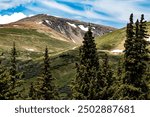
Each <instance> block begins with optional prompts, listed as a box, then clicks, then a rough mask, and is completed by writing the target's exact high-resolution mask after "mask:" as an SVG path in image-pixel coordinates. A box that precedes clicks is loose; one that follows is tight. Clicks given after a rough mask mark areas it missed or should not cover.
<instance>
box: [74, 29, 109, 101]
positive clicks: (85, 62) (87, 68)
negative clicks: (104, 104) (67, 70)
mask: <svg viewBox="0 0 150 117" xmlns="http://www.w3.org/2000/svg"><path fill="white" fill-rule="evenodd" d="M83 39H84V40H83V45H82V46H81V47H80V49H79V56H80V62H79V64H76V68H77V69H76V70H77V71H76V72H77V73H76V78H75V79H74V81H73V84H72V92H73V95H72V96H73V99H80V100H84V99H86V100H92V99H101V95H102V91H103V87H104V86H105V83H106V81H105V79H103V78H102V77H101V72H100V70H99V59H98V54H97V49H96V44H95V42H94V37H93V35H92V31H91V27H89V30H88V31H87V32H86V33H85V35H84V38H83Z"/></svg>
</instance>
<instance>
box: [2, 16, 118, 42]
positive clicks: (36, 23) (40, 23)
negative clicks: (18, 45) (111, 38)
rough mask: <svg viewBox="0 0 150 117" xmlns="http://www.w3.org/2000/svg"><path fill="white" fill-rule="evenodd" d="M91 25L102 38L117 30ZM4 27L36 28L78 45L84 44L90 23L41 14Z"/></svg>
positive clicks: (96, 34) (95, 33)
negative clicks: (84, 37)
mask: <svg viewBox="0 0 150 117" xmlns="http://www.w3.org/2000/svg"><path fill="white" fill-rule="evenodd" d="M90 25H91V27H92V29H93V34H94V36H102V35H104V34H106V33H109V32H112V31H114V30H115V28H112V27H108V26H103V25H97V24H90ZM3 26H4V27H14V28H30V29H31V28H34V29H37V31H39V32H43V33H46V34H48V35H50V36H51V37H54V38H56V39H59V40H63V41H67V42H71V43H74V44H77V45H78V44H81V43H82V38H83V35H84V33H85V32H86V31H87V30H88V26H89V23H86V22H81V21H77V20H71V19H65V18H59V17H54V16H48V15H45V14H39V15H36V16H32V17H27V18H25V19H22V20H20V21H17V22H15V23H11V24H8V25H3ZM1 27H2V25H1Z"/></svg>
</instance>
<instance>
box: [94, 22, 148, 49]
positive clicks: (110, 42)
mask: <svg viewBox="0 0 150 117" xmlns="http://www.w3.org/2000/svg"><path fill="white" fill-rule="evenodd" d="M147 31H148V34H149V35H150V22H147ZM125 38H126V28H122V29H118V30H115V31H113V32H110V33H109V34H105V35H103V36H101V37H96V43H97V48H98V49H99V50H109V51H113V50H123V49H124V42H125ZM147 40H148V41H150V37H149V38H148V39H147Z"/></svg>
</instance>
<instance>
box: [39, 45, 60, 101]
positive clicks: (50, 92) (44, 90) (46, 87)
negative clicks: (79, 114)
mask: <svg viewBox="0 0 150 117" xmlns="http://www.w3.org/2000/svg"><path fill="white" fill-rule="evenodd" d="M54 80H55V79H54V78H53V77H52V74H51V70H50V61H49V56H48V48H47V47H46V49H45V55H44V68H43V73H42V77H40V78H39V81H40V86H39V89H38V91H37V97H38V98H39V99H41V100H55V99H58V92H57V89H56V86H55V83H54Z"/></svg>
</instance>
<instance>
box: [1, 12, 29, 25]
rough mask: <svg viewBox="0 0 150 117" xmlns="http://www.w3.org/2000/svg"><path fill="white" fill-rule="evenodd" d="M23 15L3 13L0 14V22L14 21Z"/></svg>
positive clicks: (23, 15) (23, 16)
mask: <svg viewBox="0 0 150 117" xmlns="http://www.w3.org/2000/svg"><path fill="white" fill-rule="evenodd" d="M25 17H27V16H26V15H25V14H23V13H14V14H12V15H3V16H2V15H0V24H7V23H11V22H15V21H18V20H20V19H22V18H25Z"/></svg>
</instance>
